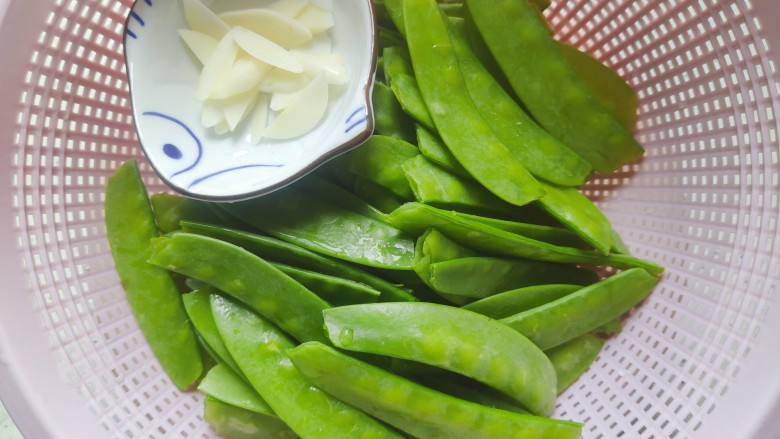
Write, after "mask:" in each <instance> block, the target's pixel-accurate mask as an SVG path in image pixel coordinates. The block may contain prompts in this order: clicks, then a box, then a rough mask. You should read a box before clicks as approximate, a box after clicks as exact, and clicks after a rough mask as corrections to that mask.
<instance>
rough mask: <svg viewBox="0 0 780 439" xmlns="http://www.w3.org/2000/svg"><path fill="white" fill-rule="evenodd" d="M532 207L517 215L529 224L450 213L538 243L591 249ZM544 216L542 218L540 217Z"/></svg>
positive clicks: (577, 237) (570, 232) (574, 235)
mask: <svg viewBox="0 0 780 439" xmlns="http://www.w3.org/2000/svg"><path fill="white" fill-rule="evenodd" d="M533 209H534V207H533V206H526V207H525V208H523V210H522V211H521V212H518V213H517V215H516V216H517V217H521V218H523V219H524V220H526V219H527V220H530V221H529V222H524V223H521V222H518V221H509V220H502V219H498V218H491V217H486V216H480V215H472V214H468V213H463V212H452V213H453V215H455V216H459V217H462V218H464V219H467V220H469V221H473V222H477V223H480V224H484V225H486V226H491V227H495V228H497V229H501V230H503V231H505V232H509V233H516V234H518V235H523V236H527V237H529V238H533V239H536V240H538V241H544V242H548V243H550V244H555V245H562V246H564V247H575V248H580V249H589V250H590V249H592V248H593V247H592V246H590V245H588V244H587V243H586V242H585V241H583V240H582V238H580V237H579V236H577V235H576V234H575V233H574V232H572V231H571V230H569V229H565V228H563V227H559V224H560V223H557V222H555V221H548V220H549V219H551V217H550V216H548V215H547V214H546V213H544V212H542V211H535V210H533ZM542 215H544V217H542ZM543 222H549V223H550V224H556V225H545V224H542V223H543Z"/></svg>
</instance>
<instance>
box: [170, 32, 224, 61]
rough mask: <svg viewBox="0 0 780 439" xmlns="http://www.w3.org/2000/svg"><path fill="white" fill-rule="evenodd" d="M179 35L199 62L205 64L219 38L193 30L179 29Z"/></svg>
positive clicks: (215, 47)
mask: <svg viewBox="0 0 780 439" xmlns="http://www.w3.org/2000/svg"><path fill="white" fill-rule="evenodd" d="M179 36H180V37H181V39H182V41H184V44H186V45H187V47H188V48H189V49H190V51H192V54H193V55H195V58H198V61H200V63H201V64H206V61H208V59H209V57H210V56H211V54H212V53H214V51H215V50H216V49H217V44H219V40H217V39H216V38H214V37H212V36H210V35H206V34H204V33H202V32H197V31H194V30H189V29H179Z"/></svg>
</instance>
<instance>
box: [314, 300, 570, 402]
mask: <svg viewBox="0 0 780 439" xmlns="http://www.w3.org/2000/svg"><path fill="white" fill-rule="evenodd" d="M323 315H324V317H325V328H326V330H327V332H328V337H329V338H330V340H331V341H332V342H333V344H334V345H335V346H336V347H339V348H342V349H347V350H350V351H357V352H365V353H371V354H378V355H386V356H388V357H393V358H401V359H404V360H412V361H416V362H420V363H424V364H428V365H431V366H436V367H441V368H443V369H447V370H450V371H453V372H456V373H458V374H461V375H464V376H468V377H470V378H473V379H475V380H477V381H479V382H481V383H484V384H487V385H489V386H491V387H493V388H495V389H496V390H499V391H501V392H502V393H505V394H507V395H508V396H510V397H512V398H514V399H515V400H517V401H519V402H520V403H521V404H523V405H524V406H525V407H528V409H530V410H531V412H533V413H536V414H539V415H545V416H546V415H549V414H550V412H552V409H553V407H554V405H555V371H554V369H553V368H552V365H551V364H550V362H549V360H548V359H547V357H545V356H544V353H542V352H541V351H540V350H539V349H538V348H537V347H536V346H534V345H533V343H531V342H530V341H529V340H528V339H526V338H525V337H523V336H522V335H520V334H519V333H518V332H517V331H513V330H512V329H511V328H508V327H506V326H505V325H502V324H501V323H499V322H497V321H496V320H493V319H490V318H488V317H485V316H483V315H480V314H477V313H473V312H470V311H466V310H463V309H460V308H454V307H451V306H446V305H437V304H433V303H422V302H420V303H375V304H366V305H351V306H342V307H338V308H332V309H329V310H326V311H324V312H323ZM459 328H460V329H459ZM518 335H520V336H519V337H518ZM485 346H490V347H491V348H490V349H485Z"/></svg>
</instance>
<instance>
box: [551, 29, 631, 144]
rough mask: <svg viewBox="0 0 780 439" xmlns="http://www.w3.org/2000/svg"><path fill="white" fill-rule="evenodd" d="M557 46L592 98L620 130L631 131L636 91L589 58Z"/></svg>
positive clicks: (573, 49) (616, 75) (599, 62)
mask: <svg viewBox="0 0 780 439" xmlns="http://www.w3.org/2000/svg"><path fill="white" fill-rule="evenodd" d="M557 46H558V50H560V51H561V53H562V54H563V56H564V57H565V58H566V61H568V62H569V64H570V65H571V66H572V68H573V69H574V71H575V72H577V76H579V77H580V79H582V82H584V83H585V85H586V86H587V87H588V90H590V92H591V93H592V94H593V97H594V98H596V100H598V101H599V102H601V104H602V105H604V107H605V108H606V109H607V111H609V112H610V113H612V115H613V116H614V117H615V118H616V119H617V120H618V121H619V122H620V123H621V124H622V125H623V127H625V128H626V129H627V130H633V129H634V126H635V125H636V117H637V110H638V109H639V96H638V95H637V93H636V90H634V88H633V87H631V86H630V85H628V83H626V81H625V80H623V78H621V77H620V75H618V74H617V73H616V72H615V71H614V70H612V69H610V68H609V67H607V66H605V65H604V64H602V63H601V61H599V60H597V59H596V58H593V57H592V56H590V55H589V54H587V53H585V52H580V51H579V50H577V49H576V48H575V47H572V46H569V45H568V44H563V43H560V42H559V43H558V44H557Z"/></svg>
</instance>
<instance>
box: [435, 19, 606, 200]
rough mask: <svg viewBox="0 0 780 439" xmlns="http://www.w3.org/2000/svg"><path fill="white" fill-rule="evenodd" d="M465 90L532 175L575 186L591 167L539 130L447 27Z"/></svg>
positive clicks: (489, 123)
mask: <svg viewBox="0 0 780 439" xmlns="http://www.w3.org/2000/svg"><path fill="white" fill-rule="evenodd" d="M447 29H448V31H449V36H450V40H451V42H452V46H453V48H454V50H455V53H456V54H457V57H458V66H459V67H460V70H461V72H463V78H464V79H465V83H466V88H467V89H468V93H469V95H470V96H471V98H472V100H473V101H474V104H475V105H476V107H477V110H479V112H480V114H481V115H482V117H483V119H484V120H485V122H487V124H488V125H489V126H490V128H491V129H492V130H493V132H494V133H495V135H496V137H498V139H499V140H501V142H502V143H503V144H504V145H506V147H507V148H508V149H509V151H510V152H511V153H512V155H513V156H514V157H516V158H517V160H519V161H520V162H521V163H522V164H523V166H525V167H526V168H527V169H528V170H529V171H530V172H531V173H532V174H534V175H535V176H537V177H539V178H541V179H543V180H546V181H549V182H553V183H556V184H559V185H562V186H579V185H581V184H583V183H584V182H585V180H586V179H587V178H588V176H589V175H590V173H591V170H592V169H591V166H590V164H588V162H586V161H585V160H584V159H583V158H582V157H580V156H579V155H578V154H577V153H576V152H574V151H573V150H572V149H571V148H569V147H568V146H566V145H565V144H564V143H562V142H561V141H560V140H558V139H556V138H555V137H553V136H551V135H550V134H549V133H548V132H547V131H545V130H544V129H543V128H542V127H540V126H539V125H538V124H537V123H536V122H535V121H534V120H533V119H531V117H530V116H528V114H527V113H526V112H525V111H524V110H523V109H522V108H520V106H519V105H518V104H517V102H515V100H514V99H512V97H511V96H509V94H507V92H506V91H504V89H503V88H502V87H501V85H500V84H499V83H498V82H497V81H496V79H494V78H493V76H492V75H491V74H490V72H488V70H487V69H486V68H485V67H484V66H483V65H482V63H481V62H480V61H479V59H478V58H477V56H476V55H475V54H474V52H473V51H472V49H471V47H469V44H468V42H467V41H466V38H465V37H464V36H463V35H462V34H461V33H459V32H458V31H456V30H455V28H454V27H453V26H452V25H449V26H447Z"/></svg>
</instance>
